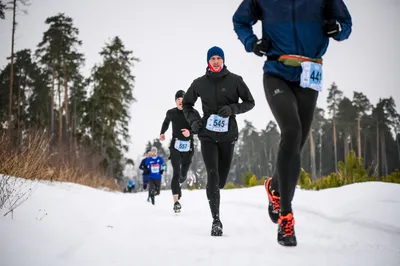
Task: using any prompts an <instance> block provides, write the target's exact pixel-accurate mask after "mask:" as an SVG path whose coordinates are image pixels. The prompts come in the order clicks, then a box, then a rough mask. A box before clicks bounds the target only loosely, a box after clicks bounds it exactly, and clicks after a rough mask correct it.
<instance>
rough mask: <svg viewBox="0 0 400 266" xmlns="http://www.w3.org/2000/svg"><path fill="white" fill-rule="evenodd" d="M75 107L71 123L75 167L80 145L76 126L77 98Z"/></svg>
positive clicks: (74, 103)
mask: <svg viewBox="0 0 400 266" xmlns="http://www.w3.org/2000/svg"><path fill="white" fill-rule="evenodd" d="M73 105H74V108H73V111H72V121H71V122H72V130H73V136H72V139H73V144H72V145H73V147H72V152H73V153H74V155H73V158H74V165H76V157H77V152H78V143H77V139H76V127H77V125H76V98H75V96H74V99H73Z"/></svg>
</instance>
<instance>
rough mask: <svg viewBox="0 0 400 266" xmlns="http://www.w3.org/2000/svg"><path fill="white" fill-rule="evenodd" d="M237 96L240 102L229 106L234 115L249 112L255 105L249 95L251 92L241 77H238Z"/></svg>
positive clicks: (251, 96)
mask: <svg viewBox="0 0 400 266" xmlns="http://www.w3.org/2000/svg"><path fill="white" fill-rule="evenodd" d="M238 94H239V98H240V99H241V100H242V102H241V103H233V104H230V105H229V107H231V109H232V112H233V114H235V115H237V114H242V113H245V112H247V111H250V110H251V109H253V107H254V105H255V101H254V98H253V95H251V92H250V90H249V88H248V87H247V85H246V83H245V82H244V80H243V78H242V77H239V79H238Z"/></svg>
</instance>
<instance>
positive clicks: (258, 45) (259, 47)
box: [252, 38, 269, 56]
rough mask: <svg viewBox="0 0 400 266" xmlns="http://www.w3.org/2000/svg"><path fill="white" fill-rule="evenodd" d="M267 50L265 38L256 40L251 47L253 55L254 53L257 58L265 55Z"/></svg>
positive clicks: (267, 42) (267, 44) (267, 43)
mask: <svg viewBox="0 0 400 266" xmlns="http://www.w3.org/2000/svg"><path fill="white" fill-rule="evenodd" d="M268 49H269V40H268V39H265V38H262V39H260V40H256V41H255V42H254V43H253V46H252V50H253V53H255V54H256V55H258V56H264V55H266V54H267V52H268Z"/></svg>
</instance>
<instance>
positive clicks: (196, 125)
mask: <svg viewBox="0 0 400 266" xmlns="http://www.w3.org/2000/svg"><path fill="white" fill-rule="evenodd" d="M202 127H203V121H202V120H201V119H199V120H197V121H196V122H194V123H193V124H192V126H191V128H192V132H193V133H195V134H197V133H199V130H200V129H201V128H202Z"/></svg>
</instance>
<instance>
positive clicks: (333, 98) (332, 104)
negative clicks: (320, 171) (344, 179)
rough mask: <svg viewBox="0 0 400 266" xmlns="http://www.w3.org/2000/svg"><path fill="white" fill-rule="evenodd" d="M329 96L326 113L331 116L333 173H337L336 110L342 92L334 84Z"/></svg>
mask: <svg viewBox="0 0 400 266" xmlns="http://www.w3.org/2000/svg"><path fill="white" fill-rule="evenodd" d="M328 91H329V95H328V98H327V103H328V111H329V113H330V115H332V125H333V147H334V154H335V171H336V173H337V172H338V167H337V135H336V113H337V110H338V105H339V102H340V100H341V98H342V96H343V92H342V91H340V90H339V89H338V88H337V86H336V84H335V82H334V83H332V85H331V87H330V88H329V89H328Z"/></svg>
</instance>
